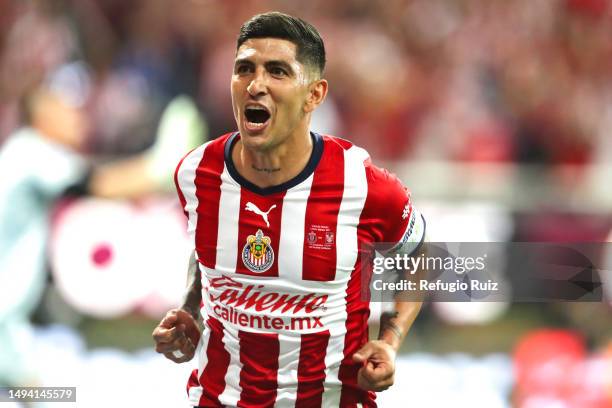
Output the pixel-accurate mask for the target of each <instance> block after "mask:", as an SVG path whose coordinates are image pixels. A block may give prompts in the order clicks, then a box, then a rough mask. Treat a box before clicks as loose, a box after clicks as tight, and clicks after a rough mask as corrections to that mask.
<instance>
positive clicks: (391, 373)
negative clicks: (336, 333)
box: [353, 240, 427, 391]
mask: <svg viewBox="0 0 612 408" xmlns="http://www.w3.org/2000/svg"><path fill="white" fill-rule="evenodd" d="M423 242H424V240H423ZM425 252H426V246H425V245H420V246H419V248H418V249H417V250H416V251H415V250H414V247H413V246H411V245H409V244H404V245H402V246H401V247H400V248H399V249H398V250H396V251H394V252H393V253H394V254H396V253H397V254H400V255H403V254H406V255H408V256H411V257H421V256H422V257H425V256H426V255H427V254H426V253H425ZM424 273H425V271H424V270H417V271H416V272H415V274H414V275H413V276H412V277H411V278H410V279H411V280H415V278H416V281H418V280H419V279H420V278H422V277H423V275H424ZM410 297H411V298H414V295H411V296H410ZM401 299H402V296H401V294H400V295H399V296H396V301H395V303H394V310H393V311H392V312H385V313H383V314H382V315H381V318H380V331H379V335H378V339H377V340H370V341H369V342H367V343H366V344H365V345H364V346H363V347H362V348H361V349H359V351H357V352H356V353H355V354H354V355H353V359H354V360H355V361H357V362H361V363H363V367H362V368H361V369H360V370H359V373H358V377H357V380H358V384H359V386H360V387H361V388H362V389H364V390H369V391H384V390H386V389H388V388H389V387H391V386H392V385H393V383H394V381H395V357H396V354H397V351H398V350H399V348H400V346H401V345H402V342H403V341H404V338H405V337H406V335H407V334H408V332H409V331H410V328H411V327H412V324H413V323H414V321H415V319H416V317H417V315H418V314H419V311H420V310H421V306H422V304H423V302H422V301H421V300H418V299H414V300H412V301H405V300H401Z"/></svg>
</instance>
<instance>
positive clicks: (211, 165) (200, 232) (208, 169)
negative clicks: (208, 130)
mask: <svg viewBox="0 0 612 408" xmlns="http://www.w3.org/2000/svg"><path fill="white" fill-rule="evenodd" d="M228 137H229V135H226V136H225V137H221V138H219V139H217V140H215V141H213V142H211V143H210V144H209V145H208V146H207V147H206V149H205V150H204V156H203V157H202V160H201V161H200V164H199V165H198V168H197V169H196V175H195V185H196V197H197V199H198V208H197V214H198V225H197V227H196V237H195V240H196V242H195V244H196V251H197V254H198V260H199V261H200V262H201V263H202V264H203V265H204V266H206V267H207V268H211V269H213V268H214V267H215V264H216V261H217V234H218V229H219V217H218V215H219V199H220V198H221V173H222V172H223V166H224V160H223V149H224V146H225V141H226V140H227V138H228Z"/></svg>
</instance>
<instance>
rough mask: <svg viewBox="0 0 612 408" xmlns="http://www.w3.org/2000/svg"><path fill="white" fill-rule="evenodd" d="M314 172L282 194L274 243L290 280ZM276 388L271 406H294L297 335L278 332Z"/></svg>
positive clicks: (298, 260)
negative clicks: (277, 238)
mask: <svg viewBox="0 0 612 408" xmlns="http://www.w3.org/2000/svg"><path fill="white" fill-rule="evenodd" d="M313 179H314V173H313V174H311V175H310V177H308V178H307V179H306V180H304V182H302V183H300V184H298V185H297V186H295V187H293V188H291V189H289V190H287V192H286V193H285V196H284V197H283V213H282V218H281V229H280V231H281V235H280V242H279V243H278V261H277V262H278V276H279V277H280V278H285V279H287V280H288V281H291V276H302V265H303V256H304V226H305V224H306V206H307V203H308V196H309V195H310V188H311V187H312V180H313ZM278 341H279V347H280V353H279V356H278V374H277V382H278V390H277V395H276V404H275V405H274V406H275V407H279V408H285V407H293V406H295V401H296V396H297V386H298V383H297V380H298V365H299V360H300V345H301V342H300V337H299V336H298V337H297V338H296V336H287V335H283V334H279V336H278Z"/></svg>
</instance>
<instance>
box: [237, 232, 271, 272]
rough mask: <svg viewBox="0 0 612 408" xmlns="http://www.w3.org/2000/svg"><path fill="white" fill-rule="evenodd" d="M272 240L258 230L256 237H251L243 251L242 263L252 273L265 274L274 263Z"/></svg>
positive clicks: (248, 238)
mask: <svg viewBox="0 0 612 408" xmlns="http://www.w3.org/2000/svg"><path fill="white" fill-rule="evenodd" d="M271 242H272V240H271V239H270V237H267V236H265V235H264V234H263V232H261V230H257V232H256V233H255V235H249V236H248V237H247V242H246V245H245V246H244V248H243V249H242V262H244V266H246V267H247V268H248V269H249V270H250V271H251V272H255V273H263V272H265V271H267V270H268V269H270V267H271V266H272V264H273V263H274V250H273V249H272V245H270V244H271Z"/></svg>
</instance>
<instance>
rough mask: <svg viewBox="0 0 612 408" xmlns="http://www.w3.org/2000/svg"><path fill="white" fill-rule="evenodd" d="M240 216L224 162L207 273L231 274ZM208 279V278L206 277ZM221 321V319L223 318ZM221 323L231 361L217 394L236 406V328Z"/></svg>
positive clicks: (236, 190)
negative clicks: (212, 265)
mask: <svg viewBox="0 0 612 408" xmlns="http://www.w3.org/2000/svg"><path fill="white" fill-rule="evenodd" d="M239 218H240V186H239V185H238V184H236V182H235V181H234V180H233V179H232V178H231V176H230V174H229V172H228V170H227V166H225V164H224V165H223V172H222V173H221V197H220V199H219V227H218V233H217V258H216V259H217V262H216V264H215V270H214V271H210V270H209V271H208V272H209V274H208V275H207V276H209V277H211V276H220V275H221V274H234V273H235V272H236V259H237V256H238V247H237V246H236V243H237V242H238V221H239ZM206 281H207V282H208V281H209V279H206ZM222 323H223V322H222ZM230 326H231V325H228V324H225V323H223V345H224V347H225V350H226V351H227V352H228V353H229V355H230V362H229V367H228V370H227V373H226V374H225V389H224V390H223V392H222V393H221V394H220V395H219V401H220V402H221V404H223V405H228V406H235V405H236V404H237V403H238V401H239V400H240V393H241V391H242V388H241V387H240V370H242V363H241V362H240V341H239V339H238V330H236V329H234V328H231V327H230Z"/></svg>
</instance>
